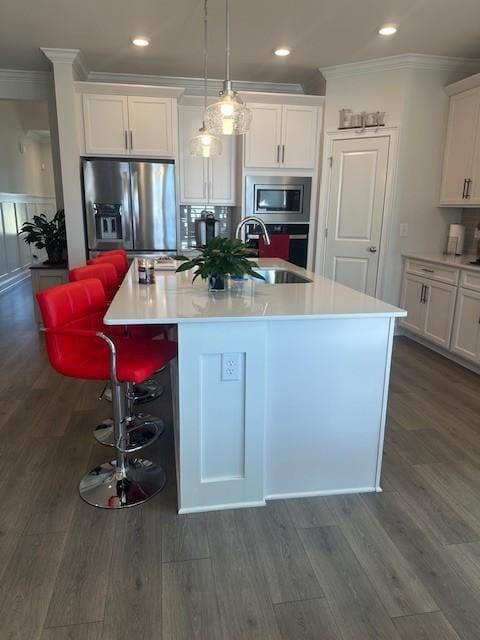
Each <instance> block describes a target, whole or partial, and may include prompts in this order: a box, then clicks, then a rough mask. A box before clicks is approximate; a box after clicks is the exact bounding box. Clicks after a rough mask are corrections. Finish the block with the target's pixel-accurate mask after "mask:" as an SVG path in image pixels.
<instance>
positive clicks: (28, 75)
mask: <svg viewBox="0 0 480 640" xmlns="http://www.w3.org/2000/svg"><path fill="white" fill-rule="evenodd" d="M51 80H52V73H51V72H49V71H23V70H21V69H0V98H3V99H6V100H16V99H18V100H44V99H45V98H47V96H48V92H49V90H50V85H51Z"/></svg>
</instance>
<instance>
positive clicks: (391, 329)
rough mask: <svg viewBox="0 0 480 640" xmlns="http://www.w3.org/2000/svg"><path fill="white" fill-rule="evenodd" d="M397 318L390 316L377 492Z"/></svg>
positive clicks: (378, 490)
mask: <svg viewBox="0 0 480 640" xmlns="http://www.w3.org/2000/svg"><path fill="white" fill-rule="evenodd" d="M395 325H396V322H395V318H390V327H389V329H388V349H387V356H386V358H385V376H384V384H383V401H382V416H381V419H380V420H381V426H380V433H379V435H378V452H377V472H376V476H375V485H376V487H377V492H380V491H381V490H382V489H381V488H380V481H381V477H382V463H383V447H384V442H385V427H386V424H387V406H388V392H389V389H390V371H391V368H392V350H393V336H394V334H395Z"/></svg>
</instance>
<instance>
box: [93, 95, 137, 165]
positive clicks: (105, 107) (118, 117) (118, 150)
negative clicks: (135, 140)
mask: <svg viewBox="0 0 480 640" xmlns="http://www.w3.org/2000/svg"><path fill="white" fill-rule="evenodd" d="M83 123H84V130H85V151H86V152H87V153H91V154H95V155H125V154H126V153H128V152H129V141H128V106H127V98H126V97H125V96H106V95H95V94H89V93H88V94H84V96H83Z"/></svg>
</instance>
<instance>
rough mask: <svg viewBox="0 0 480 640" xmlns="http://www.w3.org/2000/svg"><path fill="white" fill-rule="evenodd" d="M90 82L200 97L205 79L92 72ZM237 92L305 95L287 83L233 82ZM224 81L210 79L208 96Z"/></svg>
mask: <svg viewBox="0 0 480 640" xmlns="http://www.w3.org/2000/svg"><path fill="white" fill-rule="evenodd" d="M88 80H89V81H92V82H108V83H113V84H140V85H153V86H162V87H182V88H183V89H184V90H185V94H184V95H189V96H200V95H203V92H204V80H203V78H188V77H181V76H156V75H143V74H136V73H106V72H102V71H91V72H90V73H89V74H88ZM233 85H234V89H235V90H236V91H259V92H266V93H303V89H302V86H301V85H300V84H290V83H286V82H250V81H242V80H234V81H233ZM222 86H223V80H219V79H213V78H212V79H209V80H208V82H207V92H208V95H212V96H213V95H216V94H218V92H219V91H220V90H221V89H222Z"/></svg>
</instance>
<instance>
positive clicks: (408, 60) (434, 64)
mask: <svg viewBox="0 0 480 640" xmlns="http://www.w3.org/2000/svg"><path fill="white" fill-rule="evenodd" d="M395 69H429V70H437V71H447V70H461V69H463V70H465V71H470V72H471V73H474V72H476V71H478V70H479V69H480V59H478V58H452V57H448V56H432V55H426V54H422V53H402V54H399V55H396V56H388V57H385V58H375V59H371V60H363V61H361V62H350V63H347V64H338V65H332V66H329V67H319V71H320V72H321V73H323V75H324V76H325V79H326V80H327V81H328V80H332V79H336V78H348V77H350V76H356V75H359V74H363V73H373V72H378V71H393V70H395Z"/></svg>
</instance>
